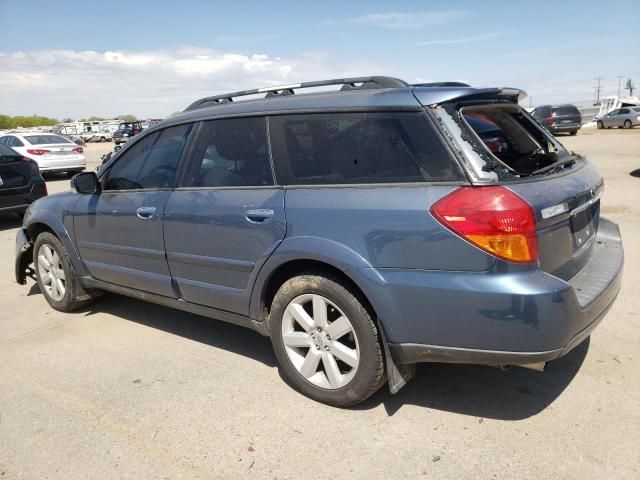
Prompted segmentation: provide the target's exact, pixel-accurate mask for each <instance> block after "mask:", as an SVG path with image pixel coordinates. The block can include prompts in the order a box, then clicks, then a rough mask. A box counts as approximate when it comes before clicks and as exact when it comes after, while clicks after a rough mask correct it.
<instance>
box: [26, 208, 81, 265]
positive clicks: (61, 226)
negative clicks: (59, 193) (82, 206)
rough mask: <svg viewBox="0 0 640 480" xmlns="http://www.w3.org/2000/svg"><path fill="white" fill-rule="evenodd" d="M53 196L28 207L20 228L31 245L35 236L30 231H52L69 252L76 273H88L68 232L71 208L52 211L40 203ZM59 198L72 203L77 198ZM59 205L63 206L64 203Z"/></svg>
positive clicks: (71, 221) (71, 219) (71, 222)
mask: <svg viewBox="0 0 640 480" xmlns="http://www.w3.org/2000/svg"><path fill="white" fill-rule="evenodd" d="M53 198H55V197H54V196H51V197H45V198H44V199H41V200H39V201H37V202H35V203H34V204H32V205H31V207H29V209H28V210H27V212H26V213H25V216H24V223H23V226H22V230H23V231H24V232H25V236H26V237H27V239H28V241H29V243H30V244H31V245H33V242H34V241H35V238H33V236H34V234H33V233H32V232H39V231H41V230H42V229H45V230H50V231H51V232H53V234H54V235H55V236H56V237H58V239H59V240H60V241H61V242H62V244H63V245H64V247H65V248H66V249H67V252H69V257H70V259H71V263H72V265H73V268H74V270H75V271H76V273H77V274H78V275H80V276H84V275H88V272H87V270H86V268H85V267H84V264H83V263H82V261H81V260H80V255H79V253H78V249H77V248H76V245H75V242H74V241H73V240H72V237H71V235H70V233H69V231H73V215H72V211H71V209H70V208H60V209H56V211H54V210H52V209H48V208H43V206H44V205H41V203H44V202H42V200H45V199H47V200H49V199H53ZM60 200H61V201H63V200H69V201H71V202H72V205H73V204H75V201H77V198H75V197H68V198H67V199H64V198H62V197H61V198H60ZM60 206H61V207H64V205H60ZM16 253H17V252H16ZM29 263H31V261H29ZM27 265H28V264H27ZM16 275H17V273H16Z"/></svg>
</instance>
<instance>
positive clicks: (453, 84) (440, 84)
mask: <svg viewBox="0 0 640 480" xmlns="http://www.w3.org/2000/svg"><path fill="white" fill-rule="evenodd" d="M411 86H412V87H470V86H471V85H469V84H468V83H464V82H429V83H414V84H412V85H411Z"/></svg>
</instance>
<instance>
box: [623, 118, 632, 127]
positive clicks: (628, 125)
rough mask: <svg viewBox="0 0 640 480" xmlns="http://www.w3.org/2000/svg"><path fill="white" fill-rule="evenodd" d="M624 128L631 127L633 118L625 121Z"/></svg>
mask: <svg viewBox="0 0 640 480" xmlns="http://www.w3.org/2000/svg"><path fill="white" fill-rule="evenodd" d="M624 128H631V120H625V121H624Z"/></svg>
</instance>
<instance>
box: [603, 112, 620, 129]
mask: <svg viewBox="0 0 640 480" xmlns="http://www.w3.org/2000/svg"><path fill="white" fill-rule="evenodd" d="M619 113H620V109H619V108H618V109H616V110H613V111H611V112H609V113H607V114H606V115H605V116H604V118H603V120H604V121H603V123H604V126H605V127H616V126H617V125H618V124H617V118H618V114H619Z"/></svg>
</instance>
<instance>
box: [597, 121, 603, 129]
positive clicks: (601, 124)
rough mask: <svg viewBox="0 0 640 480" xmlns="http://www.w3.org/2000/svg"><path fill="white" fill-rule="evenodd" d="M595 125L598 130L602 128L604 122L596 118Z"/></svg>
mask: <svg viewBox="0 0 640 480" xmlns="http://www.w3.org/2000/svg"><path fill="white" fill-rule="evenodd" d="M596 125H597V126H598V128H599V129H600V130H602V129H603V128H604V123H602V121H600V120H598V123H596Z"/></svg>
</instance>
